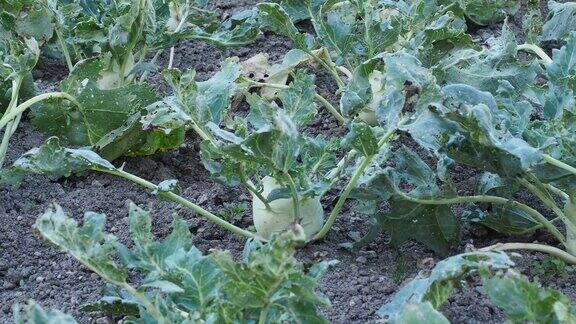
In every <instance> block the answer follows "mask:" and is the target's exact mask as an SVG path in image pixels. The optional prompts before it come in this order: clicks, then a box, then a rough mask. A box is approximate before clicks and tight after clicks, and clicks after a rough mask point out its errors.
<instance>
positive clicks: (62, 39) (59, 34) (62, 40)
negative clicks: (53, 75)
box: [54, 27, 74, 72]
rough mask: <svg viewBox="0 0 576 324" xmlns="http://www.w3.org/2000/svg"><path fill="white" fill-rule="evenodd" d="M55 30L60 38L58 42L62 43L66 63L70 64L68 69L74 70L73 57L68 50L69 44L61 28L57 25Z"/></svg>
mask: <svg viewBox="0 0 576 324" xmlns="http://www.w3.org/2000/svg"><path fill="white" fill-rule="evenodd" d="M54 30H55V31H56V37H57V38H58V43H60V47H61V48H62V53H64V58H65V59H66V65H68V71H69V72H72V69H73V68H74V64H73V63H72V58H71V57H70V51H68V45H66V42H65V41H64V38H63V37H62V33H61V32H60V29H59V28H58V27H56V28H54Z"/></svg>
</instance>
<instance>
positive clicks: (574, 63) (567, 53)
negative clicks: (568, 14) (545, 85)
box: [546, 5, 576, 95]
mask: <svg viewBox="0 0 576 324" xmlns="http://www.w3.org/2000/svg"><path fill="white" fill-rule="evenodd" d="M574 14H575V15H576V5H575V10H574ZM546 72H548V76H549V80H550V82H551V83H552V84H554V85H556V86H561V87H563V88H565V89H570V90H572V91H576V31H573V32H571V33H570V34H569V35H568V39H567V40H566V44H565V45H564V46H562V48H560V49H553V50H552V63H551V64H549V65H548V66H547V67H546ZM559 95H561V94H559Z"/></svg>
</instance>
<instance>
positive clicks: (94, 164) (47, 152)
mask: <svg viewBox="0 0 576 324" xmlns="http://www.w3.org/2000/svg"><path fill="white" fill-rule="evenodd" d="M88 169H94V170H99V171H104V172H106V171H111V170H115V169H116V168H115V167H114V166H113V165H112V164H111V163H110V162H108V161H106V160H105V159H103V158H101V157H100V156H98V154H96V153H94V152H93V151H90V150H88V149H68V148H63V147H62V146H60V140H59V139H58V138H57V137H51V138H49V139H48V140H47V141H46V143H45V144H44V145H42V146H40V147H37V148H33V149H31V150H30V151H28V152H26V153H24V154H23V155H22V156H21V157H20V158H18V159H17V160H16V161H14V163H13V165H12V166H11V167H9V168H5V169H2V170H0V183H2V184H7V185H13V186H18V185H19V184H20V183H21V182H22V180H23V178H24V177H25V176H26V175H30V174H43V175H46V176H48V177H50V178H52V179H58V178H61V177H68V176H70V175H72V174H77V173H81V172H84V171H86V170H88Z"/></svg>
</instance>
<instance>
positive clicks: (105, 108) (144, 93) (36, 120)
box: [33, 74, 157, 145]
mask: <svg viewBox="0 0 576 324" xmlns="http://www.w3.org/2000/svg"><path fill="white" fill-rule="evenodd" d="M81 77H82V76H81V75H77V76H76V75H74V74H73V75H72V76H71V77H70V78H69V79H68V80H67V81H66V80H65V81H63V87H64V89H63V90H64V91H65V92H67V93H70V94H72V95H74V97H75V98H76V100H77V101H78V102H79V103H80V106H76V105H74V104H72V103H69V102H68V103H64V102H63V100H52V101H51V102H50V103H47V102H45V103H44V104H43V105H42V106H39V107H38V108H37V109H34V110H33V124H34V126H35V127H37V128H38V129H39V130H41V131H42V132H45V133H46V134H48V135H51V136H59V137H61V138H63V139H64V140H66V141H67V142H68V143H70V144H72V145H95V144H96V143H97V142H98V141H100V140H101V139H102V138H103V137H104V136H106V135H107V134H108V133H110V132H111V131H113V130H115V129H117V128H119V127H120V126H122V125H123V124H124V123H125V122H126V121H127V120H128V119H129V117H130V116H132V115H133V114H134V113H136V112H138V111H139V110H140V109H142V108H144V107H146V106H148V105H150V104H152V103H154V102H155V101H156V100H157V97H156V95H155V94H154V92H153V91H152V89H151V88H150V87H149V86H147V85H136V84H132V85H126V86H123V87H120V88H116V89H108V90H103V89H101V88H99V86H98V85H97V84H96V83H95V81H91V80H90V81H89V80H82V79H80V78H81ZM91 77H97V75H91ZM78 79H80V80H78ZM77 80H78V81H77Z"/></svg>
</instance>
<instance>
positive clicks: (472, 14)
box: [458, 0, 520, 25]
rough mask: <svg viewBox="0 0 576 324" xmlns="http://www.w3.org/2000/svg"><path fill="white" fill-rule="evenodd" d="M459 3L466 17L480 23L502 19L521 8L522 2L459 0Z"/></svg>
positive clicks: (513, 0)
mask: <svg viewBox="0 0 576 324" xmlns="http://www.w3.org/2000/svg"><path fill="white" fill-rule="evenodd" d="M458 4H459V5H460V8H462V11H464V14H465V15H466V17H468V18H469V19H470V20H472V21H473V22H475V23H476V24H478V25H489V24H492V23H496V22H499V21H502V20H504V18H505V17H506V16H507V15H510V16H513V15H514V14H515V13H516V12H517V11H518V9H520V3H519V2H518V1H516V0H482V1H475V0H458Z"/></svg>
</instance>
